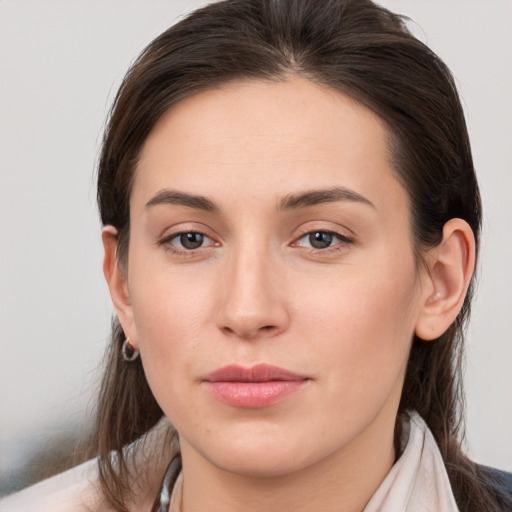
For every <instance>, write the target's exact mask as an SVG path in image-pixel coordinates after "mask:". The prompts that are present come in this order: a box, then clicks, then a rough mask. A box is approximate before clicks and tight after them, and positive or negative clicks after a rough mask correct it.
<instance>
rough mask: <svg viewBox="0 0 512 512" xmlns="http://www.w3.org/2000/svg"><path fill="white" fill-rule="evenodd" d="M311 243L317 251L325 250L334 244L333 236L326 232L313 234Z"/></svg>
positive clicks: (310, 236)
mask: <svg viewBox="0 0 512 512" xmlns="http://www.w3.org/2000/svg"><path fill="white" fill-rule="evenodd" d="M309 243H310V244H311V247H314V248H315V249H325V248H326V247H329V246H330V245H331V243H332V234H331V233H325V232H324V231H317V232H316V233H311V234H310V235H309Z"/></svg>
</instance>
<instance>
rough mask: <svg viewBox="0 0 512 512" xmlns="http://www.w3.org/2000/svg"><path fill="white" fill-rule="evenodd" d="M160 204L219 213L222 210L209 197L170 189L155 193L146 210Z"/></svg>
mask: <svg viewBox="0 0 512 512" xmlns="http://www.w3.org/2000/svg"><path fill="white" fill-rule="evenodd" d="M160 204H177V205H181V206H188V207H190V208H196V209H198V210H204V211H206V212H211V213H218V212H219V211H220V209H219V207H218V206H217V205H216V204H215V203H214V202H213V201H211V200H210V199H208V198H207V197H204V196H200V195H195V194H187V193H186V192H179V191H177V190H169V189H164V190H160V192H158V193H157V194H156V195H154V196H153V197H152V198H151V199H150V200H149V201H148V202H147V203H146V210H148V209H149V208H151V207H152V206H157V205H160Z"/></svg>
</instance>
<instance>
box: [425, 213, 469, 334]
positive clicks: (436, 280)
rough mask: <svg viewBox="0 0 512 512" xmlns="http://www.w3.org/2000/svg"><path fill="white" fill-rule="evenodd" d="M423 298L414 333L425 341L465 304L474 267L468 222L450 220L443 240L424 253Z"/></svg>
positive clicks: (443, 328) (449, 320)
mask: <svg viewBox="0 0 512 512" xmlns="http://www.w3.org/2000/svg"><path fill="white" fill-rule="evenodd" d="M426 260H427V267H428V268H427V274H426V277H425V279H426V281H427V282H426V283H425V286H424V287H423V290H424V292H425V297H424V298H423V300H422V303H421V311H420V315H419V317H418V320H417V322H416V328H415V333H416V335H417V336H418V337H419V338H421V339H423V340H425V341H427V340H434V339H436V338H439V336H441V335H442V334H443V333H444V332H445V331H446V330H447V329H448V328H449V327H450V325H451V324H452V323H453V321H454V320H455V318H456V317H457V315H458V314H459V311H460V310H461V308H462V304H463V303H464V298H465V297H466V292H467V290H468V286H469V283H470V281H471V277H472V276H473V272H474V270H475V237H474V235H473V230H472V229H471V227H470V226H469V224H468V223H467V222H466V221H464V220H462V219H451V220H449V221H448V222H447V223H446V224H445V226H444V228H443V239H442V241H441V243H440V244H439V245H437V246H436V247H434V248H433V249H431V250H430V251H429V252H428V253H427V257H426Z"/></svg>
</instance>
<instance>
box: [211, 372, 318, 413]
mask: <svg viewBox="0 0 512 512" xmlns="http://www.w3.org/2000/svg"><path fill="white" fill-rule="evenodd" d="M309 381H310V379H309V378H308V377H306V376H304V375H299V374H296V373H293V372H290V371H288V370H285V369H283V368H279V367H277V366H271V365H267V364H258V365H256V366H252V367H250V368H244V367H242V366H238V365H229V366H225V367H223V368H219V369H218V370H215V371H214V372H212V373H210V374H208V375H207V376H206V378H205V379H204V380H203V383H204V385H205V386H206V388H207V389H208V391H209V392H211V393H212V394H213V396H214V397H215V398H217V399H219V400H220V401H221V402H224V403H226V404H228V405H231V406H233V407H241V408H248V409H255V408H261V407H267V406H270V405H273V404H275V403H277V402H279V401H281V400H282V399H284V398H285V397H287V396H289V395H291V394H292V393H295V392H297V391H299V390H300V389H302V388H303V387H304V386H306V385H307V384H308V382H309Z"/></svg>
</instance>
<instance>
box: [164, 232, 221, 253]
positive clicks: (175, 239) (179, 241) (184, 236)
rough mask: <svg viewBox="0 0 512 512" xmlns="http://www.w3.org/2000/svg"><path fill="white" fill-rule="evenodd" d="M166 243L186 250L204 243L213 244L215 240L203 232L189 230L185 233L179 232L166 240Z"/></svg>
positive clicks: (197, 247) (199, 246)
mask: <svg viewBox="0 0 512 512" xmlns="http://www.w3.org/2000/svg"><path fill="white" fill-rule="evenodd" d="M164 243H168V244H170V245H172V246H174V247H176V248H177V249H181V250H185V251H193V250H194V249H199V248H201V247H203V246H204V245H211V244H212V243H213V240H212V239H211V238H210V237H209V236H206V235H203V234H202V233H198V232H197V231H187V232H185V233H177V234H175V235H172V236H171V237H169V238H167V240H164Z"/></svg>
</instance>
